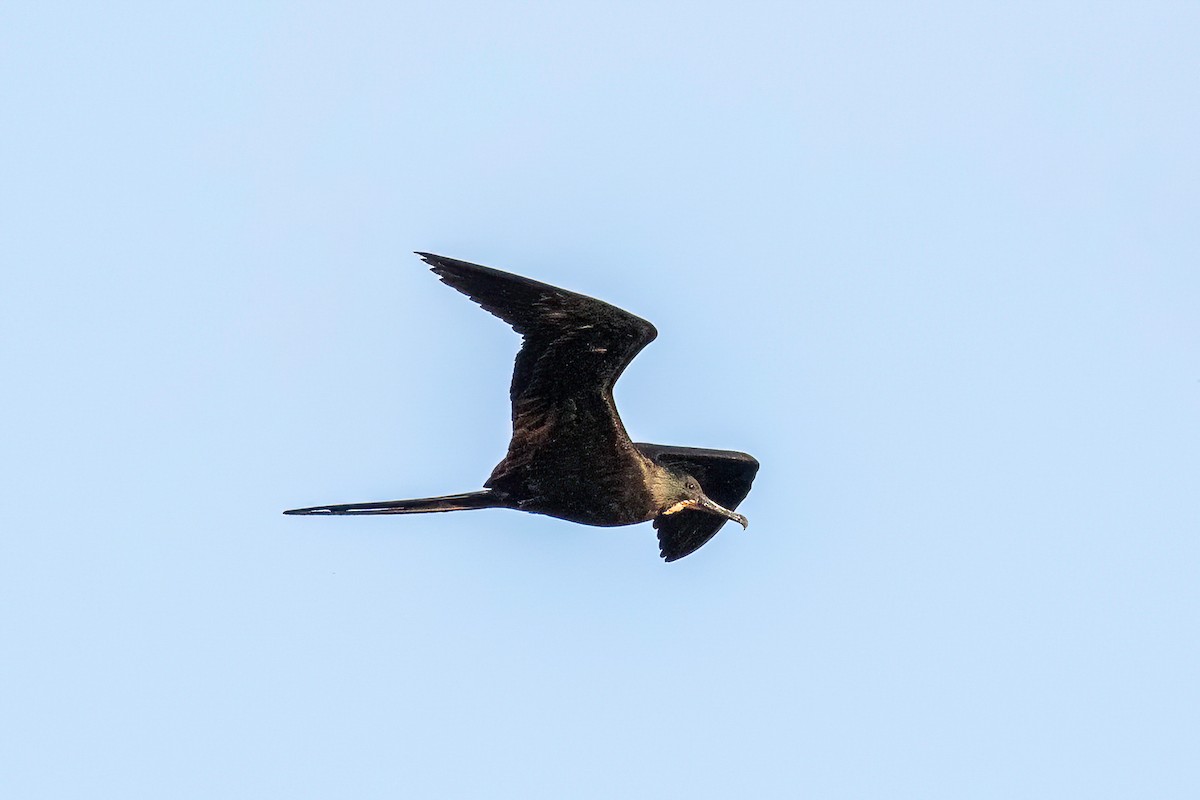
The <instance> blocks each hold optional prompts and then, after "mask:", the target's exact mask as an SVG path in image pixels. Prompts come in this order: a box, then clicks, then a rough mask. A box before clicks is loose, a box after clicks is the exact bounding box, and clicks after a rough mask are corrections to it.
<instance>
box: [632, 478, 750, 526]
mask: <svg viewBox="0 0 1200 800" xmlns="http://www.w3.org/2000/svg"><path fill="white" fill-rule="evenodd" d="M655 483H656V484H657V485H656V487H655V489H656V492H655V494H656V500H657V501H658V504H659V509H660V510H659V512H658V513H659V516H663V517H666V516H670V515H671V514H678V513H679V512H680V511H683V510H685V509H689V508H691V509H695V510H696V511H704V512H706V513H709V514H716V515H717V516H718V517H725V518H726V519H731V520H733V521H734V522H736V523H738V524H739V525H741V526H742V528H745V527H746V526H747V525H749V524H750V523H749V520H747V519H746V518H745V517H744V516H742V515H741V514H738V513H736V512H733V511H730V510H729V509H728V508H725V507H724V506H722V505H721V504H720V503H718V502H716V501H715V500H713V499H712V498H710V497H709V496H708V495H706V494H705V493H704V489H703V488H702V487H701V486H700V481H698V480H696V479H695V478H694V477H693V476H692V475H690V474H688V473H686V472H682V471H679V470H674V469H664V470H663V471H662V472H661V473H660V475H659V479H658V480H657V481H656V482H655Z"/></svg>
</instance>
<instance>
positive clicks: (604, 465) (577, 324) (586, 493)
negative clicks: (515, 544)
mask: <svg viewBox="0 0 1200 800" xmlns="http://www.w3.org/2000/svg"><path fill="white" fill-rule="evenodd" d="M417 255H419V256H420V257H421V258H422V259H424V260H425V262H426V263H428V264H429V265H430V267H431V268H432V269H433V271H434V272H435V273H437V275H438V277H439V278H441V280H442V282H443V283H445V284H447V285H448V286H450V287H452V288H454V289H457V290H458V291H460V292H462V293H463V294H465V295H467V296H468V297H469V298H471V299H472V300H474V301H475V302H476V303H478V304H479V305H480V306H481V307H483V308H484V309H485V310H486V311H489V312H491V313H492V314H494V315H496V316H497V317H499V318H500V319H502V320H504V321H505V322H507V323H508V324H509V325H511V326H512V327H513V330H515V331H516V332H517V333H519V334H521V336H522V338H523V339H524V342H523V344H522V346H521V350H520V352H518V353H517V358H516V364H515V365H514V368H513V377H512V386H511V389H510V397H511V399H512V427H513V433H512V440H511V441H510V442H509V445H508V453H507V454H506V455H505V456H504V458H503V459H502V460H501V461H500V463H499V464H497V465H496V468H495V469H494V470H492V474H491V477H489V478H488V479H487V481H485V482H484V487H485V488H484V489H483V490H482V491H478V492H468V493H466V494H457V495H447V496H445V497H430V498H420V499H415V500H393V501H386V502H380V503H353V504H349V505H336V506H316V507H313V508H299V509H294V510H291V511H285V512H284V513H285V514H420V513H428V512H436V511H460V510H467V509H478V508H513V509H517V510H520V511H529V512H532V513H535V514H547V515H549V516H552V517H559V518H561V519H566V520H570V521H572V522H579V523H583V524H585V525H599V526H615V525H632V524H635V523H638V522H647V521H650V520H653V521H654V527H655V528H657V529H658V540H659V545H660V547H661V553H662V557H663V558H665V559H666V560H667V561H674V560H676V559H678V558H682V557H684V556H686V555H688V554H689V553H692V552H694V551H695V550H696V549H698V548H699V547H700V546H701V545H703V544H704V543H705V542H707V541H708V540H709V539H711V538H712V537H713V536H714V535H715V534H716V533H717V531H718V530H719V529H720V528H721V526H722V525H724V524H725V522H726V521H728V520H730V519H732V520H735V521H737V522H739V523H740V524H741V525H742V526H743V527H744V526H745V525H746V518H745V517H743V516H742V515H740V514H736V513H734V509H736V508H737V506H738V504H739V503H741V501H742V500H743V499H744V498H745V497H746V495H747V494H748V493H749V491H750V484H751V483H752V482H753V480H754V475H755V473H756V472H757V471H758V462H757V461H755V460H754V458H753V457H751V456H748V455H746V454H745V453H738V452H734V451H729V450H703V449H698V448H692V447H668V446H665V445H656V444H641V443H637V444H635V443H634V442H632V441H631V440H630V438H629V434H627V433H626V432H625V426H624V425H623V424H622V423H621V418H620V416H619V415H618V414H617V408H616V405H615V403H614V402H613V394H612V391H613V384H615V383H616V381H617V379H618V378H619V377H620V376H621V373H622V372H624V370H625V367H627V366H628V365H629V362H630V361H632V360H633V358H634V356H636V355H637V354H638V353H639V352H640V351H641V349H642V348H643V347H645V346H646V345H647V344H649V343H650V342H652V341H653V340H654V338H655V336H657V335H658V332H657V331H656V330H655V329H654V326H653V325H651V324H650V323H649V322H647V321H646V320H644V319H641V318H640V317H636V316H634V315H633V314H630V313H629V312H627V311H623V310H621V309H619V308H617V307H615V306H612V305H609V304H608V303H604V302H602V301H600V300H595V299H593V298H591V297H585V296H584V295H581V294H576V293H574V292H568V291H566V290H565V289H559V288H557V287H555V286H550V285H548V284H545V283H539V282H538V281H534V280H530V279H529V278H523V277H521V276H519V275H512V274H510V273H507V272H501V271H500V270H496V269H492V268H490V267H483V266H479V265H478V264H470V263H467V262H466V261H459V260H457V259H453V258H445V257H443V256H436V255H433V254H431V253H418V254H417Z"/></svg>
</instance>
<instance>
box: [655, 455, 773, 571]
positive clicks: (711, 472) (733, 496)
mask: <svg viewBox="0 0 1200 800" xmlns="http://www.w3.org/2000/svg"><path fill="white" fill-rule="evenodd" d="M634 447H636V448H637V449H638V450H640V451H641V452H642V455H644V456H646V457H647V458H649V459H650V460H651V461H655V462H657V463H658V464H661V465H662V466H673V467H679V468H682V469H684V470H686V471H687V472H688V473H690V474H691V475H692V476H693V477H694V478H696V480H698V481H700V487H701V488H702V489H704V493H705V494H707V495H708V496H709V497H711V498H712V499H713V500H716V501H717V502H718V503H720V504H721V505H723V506H725V507H726V508H728V509H729V510H730V511H733V510H734V509H736V508H737V507H738V504H739V503H741V502H742V501H743V500H744V499H746V495H748V494H749V493H750V484H752V483H753V482H754V476H755V475H756V474H757V473H758V461H757V460H756V459H755V458H754V457H753V456H750V455H747V454H745V453H739V452H737V451H734V450H705V449H702V448H698V447H669V446H667V445H661V444H644V443H642V442H638V443H636V444H635V445H634ZM726 522H728V520H727V519H725V518H724V517H718V516H717V515H715V514H709V513H707V512H704V511H695V510H692V509H685V510H683V511H680V512H678V513H675V514H672V515H671V516H669V517H659V518H658V519H656V520H655V521H654V527H655V528H657V529H658V544H659V549H660V554H661V555H662V557H663V558H664V559H666V560H667V561H675V560H676V559H680V558H683V557H684V556H686V555H689V554H690V553H694V552H696V551H697V550H699V549H700V547H701V546H703V545H704V543H705V542H707V541H708V540H709V539H711V538H712V537H713V536H715V535H716V533H717V531H719V530H720V529H721V526H722V525H724V524H725V523H726Z"/></svg>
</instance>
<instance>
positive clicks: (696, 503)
mask: <svg viewBox="0 0 1200 800" xmlns="http://www.w3.org/2000/svg"><path fill="white" fill-rule="evenodd" d="M685 508H694V509H696V510H697V511H707V512H708V513H710V514H716V515H717V516H718V517H725V519H731V520H733V521H734V522H736V523H737V524H739V525H741V526H742V530H745V529H746V528H748V527H749V526H750V520H748V519H746V518H745V517H744V516H742V515H741V514H738V513H737V512H735V511H730V510H729V509H728V508H726V507H725V506H723V505H721V504H720V503H717V502H714V501H713V500H711V499H709V497H708V496H707V495H703V494H702V495H700V498H699V499H698V500H681V501H679V502H678V503H676V504H675V505H673V506H671V507H670V508H668V509H667V510H666V511H664V512H662V513H663V516H667V515H668V514H674V513H676V512H677V511H683V510H684V509H685Z"/></svg>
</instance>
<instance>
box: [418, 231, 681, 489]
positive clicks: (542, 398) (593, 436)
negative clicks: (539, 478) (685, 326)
mask: <svg viewBox="0 0 1200 800" xmlns="http://www.w3.org/2000/svg"><path fill="white" fill-rule="evenodd" d="M417 255H419V256H420V257H421V258H423V259H424V260H425V262H426V263H428V264H429V265H430V266H431V267H432V268H433V271H434V272H435V273H437V275H438V277H440V278H441V279H442V282H443V283H445V284H447V285H448V286H450V287H452V288H454V289H457V290H458V291H460V292H462V293H463V294H465V295H466V296H467V297H470V298H471V299H472V300H474V301H475V302H476V303H478V304H479V305H480V306H482V307H483V308H484V310H486V311H489V312H491V313H492V314H495V315H496V316H497V317H499V318H500V319H502V320H504V321H505V322H507V323H508V324H509V325H511V326H512V327H513V330H515V331H516V332H517V333H519V334H521V336H522V337H523V338H524V343H523V344H522V346H521V350H520V352H519V353H518V354H517V359H516V364H515V365H514V367H513V377H512V388H511V390H510V395H511V397H512V422H513V437H512V441H511V442H510V443H509V451H508V455H507V456H506V457H505V459H504V461H502V462H501V463H500V464H499V465H498V466H497V467H496V470H495V471H494V472H493V473H492V477H491V478H490V479H489V480H488V482H487V483H486V484H485V485H486V486H489V487H493V488H504V487H506V486H507V487H508V488H510V489H513V488H515V484H514V483H512V481H517V482H520V481H527V480H530V479H531V474H532V473H531V472H530V470H535V471H538V472H539V473H540V474H543V475H544V474H545V473H546V472H547V471H550V472H553V473H554V474H555V478H556V480H557V481H558V482H561V483H563V484H564V485H566V484H567V483H570V482H571V481H576V480H582V479H583V476H584V473H586V474H587V475H588V476H590V478H589V479H590V480H593V481H595V480H601V479H603V478H605V477H607V478H608V479H611V480H612V481H615V482H616V483H618V484H620V483H621V481H622V479H623V478H622V476H623V474H624V471H625V470H626V469H628V466H629V464H630V463H631V460H632V459H636V458H638V455H637V452H636V451H635V450H634V448H633V443H632V442H631V441H630V440H629V435H628V434H627V433H626V432H625V427H624V425H622V424H621V418H620V416H619V415H618V414H617V409H616V405H615V404H614V402H613V398H612V388H613V384H614V383H616V381H617V378H619V377H620V376H621V373H622V372H623V371H624V370H625V367H627V366H628V365H629V362H630V361H632V360H633V357H634V356H636V355H637V354H638V352H639V351H641V349H642V348H643V347H645V346H646V345H647V344H649V343H650V342H651V341H653V340H654V337H655V336H657V335H658V331H656V330H655V329H654V326H653V325H651V324H650V323H649V322H647V321H646V320H644V319H642V318H641V317H636V316H634V315H633V314H630V313H629V312H627V311H622V310H621V309H619V308H617V307H616V306H611V305H609V304H608V303H604V302H601V301H600V300H595V299H593V298H591V297H586V296H584V295H581V294H576V293H575V292H568V291H567V290H565V289H559V288H558V287H556V286H550V285H549V284H545V283H539V282H538V281H534V280H530V279H529V278H523V277H521V276H519V275H512V274H510V273H507V272H501V271H500V270H497V269H492V268H490V267H482V266H479V265H478V264H470V263H468V262H466V261H459V260H457V259H453V258H445V257H443V256H436V255H433V254H432V253H417ZM585 467H586V469H585ZM577 473H578V474H577Z"/></svg>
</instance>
